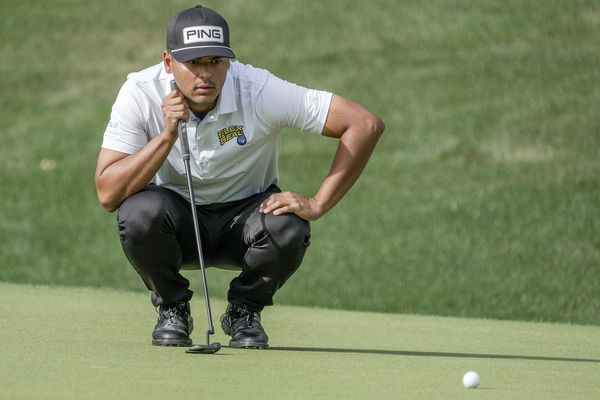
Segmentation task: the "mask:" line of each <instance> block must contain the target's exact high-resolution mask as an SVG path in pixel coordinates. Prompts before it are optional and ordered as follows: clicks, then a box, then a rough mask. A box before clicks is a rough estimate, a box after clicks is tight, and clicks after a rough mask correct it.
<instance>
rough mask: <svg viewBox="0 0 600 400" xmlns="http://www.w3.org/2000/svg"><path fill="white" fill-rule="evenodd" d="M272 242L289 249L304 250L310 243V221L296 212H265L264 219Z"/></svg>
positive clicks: (283, 248) (280, 247)
mask: <svg viewBox="0 0 600 400" xmlns="http://www.w3.org/2000/svg"><path fill="white" fill-rule="evenodd" d="M262 222H263V229H264V230H265V231H266V233H267V235H268V237H269V238H270V242H271V243H272V244H273V245H274V246H275V247H277V248H279V249H282V250H285V251H286V252H287V251H292V252H294V251H302V252H303V251H304V250H305V249H306V247H308V245H309V244H310V223H309V222H308V221H306V220H304V219H302V218H300V217H298V216H297V215H295V214H282V215H273V214H265V215H264V218H263V220H262Z"/></svg>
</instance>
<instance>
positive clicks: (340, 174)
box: [314, 123, 383, 215]
mask: <svg viewBox="0 0 600 400" xmlns="http://www.w3.org/2000/svg"><path fill="white" fill-rule="evenodd" d="M382 132H383V126H382V125H380V124H377V123H373V124H371V125H370V126H369V128H368V130H367V132H364V131H363V132H358V131H356V130H352V128H350V129H348V130H347V131H346V132H344V134H343V135H342V136H341V137H340V143H339V145H338V148H337V151H336V153H335V156H334V159H333V163H332V165H331V170H330V171H329V174H328V175H327V177H326V178H325V179H324V180H323V182H322V183H321V185H320V186H319V189H318V191H317V193H316V194H315V196H314V199H315V201H316V203H317V204H318V207H319V212H320V214H321V215H323V214H325V213H326V212H327V211H329V210H330V209H331V208H333V206H335V205H336V204H337V203H338V202H339V201H340V200H341V199H342V197H344V195H346V193H347V192H348V191H349V190H350V188H351V187H352V186H353V185H354V183H355V182H356V180H357V179H358V177H359V176H360V175H361V173H362V171H363V170H364V168H365V166H366V165H367V162H368V161H369V158H370V157H371V154H372V153H373V150H374V148H375V145H376V144H377V141H378V140H379V137H380V136H381V133H382Z"/></svg>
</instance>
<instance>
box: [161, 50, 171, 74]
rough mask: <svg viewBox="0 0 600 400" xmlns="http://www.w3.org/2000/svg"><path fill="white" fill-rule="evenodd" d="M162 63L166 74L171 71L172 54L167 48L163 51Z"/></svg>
mask: <svg viewBox="0 0 600 400" xmlns="http://www.w3.org/2000/svg"><path fill="white" fill-rule="evenodd" d="M163 65H164V66H165V71H167V73H168V74H172V73H173V55H172V54H171V53H170V52H168V51H167V50H164V51H163Z"/></svg>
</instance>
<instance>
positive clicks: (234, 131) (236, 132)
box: [217, 125, 247, 146]
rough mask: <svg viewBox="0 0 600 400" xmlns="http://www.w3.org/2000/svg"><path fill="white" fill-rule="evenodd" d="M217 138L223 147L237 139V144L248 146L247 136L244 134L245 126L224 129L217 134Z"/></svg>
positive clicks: (232, 126)
mask: <svg viewBox="0 0 600 400" xmlns="http://www.w3.org/2000/svg"><path fill="white" fill-rule="evenodd" d="M217 136H218V137H219V144H220V145H221V146H223V145H224V144H225V143H227V142H229V141H230V140H231V139H233V138H237V139H236V141H237V144H239V145H240V146H243V145H245V144H246V142H247V140H246V135H245V133H244V126H243V125H231V126H228V127H227V128H223V129H221V130H220V131H218V132H217Z"/></svg>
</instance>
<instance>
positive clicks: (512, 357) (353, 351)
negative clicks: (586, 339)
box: [269, 347, 600, 363]
mask: <svg viewBox="0 0 600 400" xmlns="http://www.w3.org/2000/svg"><path fill="white" fill-rule="evenodd" d="M269 350H275V351H302V352H315V353H348V354H381V355H391V356H412V357H452V358H492V359H504V360H533V361H566V362H587V363H600V360H598V359H593V358H569V357H547V356H525V355H510V354H477V353H443V352H428V351H409V350H378V349H340V348H330V347H269Z"/></svg>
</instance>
